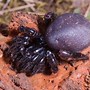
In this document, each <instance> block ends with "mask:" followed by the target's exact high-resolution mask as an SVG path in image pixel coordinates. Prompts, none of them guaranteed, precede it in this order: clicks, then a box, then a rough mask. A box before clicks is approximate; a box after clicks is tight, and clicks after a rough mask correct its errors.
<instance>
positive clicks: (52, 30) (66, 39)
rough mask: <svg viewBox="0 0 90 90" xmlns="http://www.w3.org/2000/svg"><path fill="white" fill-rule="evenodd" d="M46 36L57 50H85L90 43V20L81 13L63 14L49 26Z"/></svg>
mask: <svg viewBox="0 0 90 90" xmlns="http://www.w3.org/2000/svg"><path fill="white" fill-rule="evenodd" d="M45 38H46V41H47V43H48V45H49V46H50V47H51V48H52V49H55V50H67V51H80V50H83V49H84V48H86V47H87V46H89V45H90V22H89V21H88V20H86V19H85V18H84V17H83V16H82V15H79V14H75V13H74V14H72V13H66V14H63V15H61V16H59V17H58V18H57V19H56V20H55V21H54V22H53V23H52V24H51V25H50V26H49V27H48V29H47V31H46V36H45Z"/></svg>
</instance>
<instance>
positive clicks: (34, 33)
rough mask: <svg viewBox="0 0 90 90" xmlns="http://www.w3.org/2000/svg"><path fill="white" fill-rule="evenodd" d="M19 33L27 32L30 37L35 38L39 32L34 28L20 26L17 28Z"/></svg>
mask: <svg viewBox="0 0 90 90" xmlns="http://www.w3.org/2000/svg"><path fill="white" fill-rule="evenodd" d="M18 29H19V33H26V34H28V35H29V36H30V37H31V38H36V37H39V36H40V33H38V32H37V31H36V30H35V29H33V28H29V27H24V26H20V27H19V28H18Z"/></svg>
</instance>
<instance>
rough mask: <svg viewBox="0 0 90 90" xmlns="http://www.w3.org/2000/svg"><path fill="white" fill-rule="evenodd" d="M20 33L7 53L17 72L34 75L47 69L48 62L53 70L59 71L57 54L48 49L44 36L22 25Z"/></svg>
mask: <svg viewBox="0 0 90 90" xmlns="http://www.w3.org/2000/svg"><path fill="white" fill-rule="evenodd" d="M19 32H20V34H19V35H18V36H16V37H15V38H13V40H12V43H11V45H10V46H9V48H8V49H7V51H6V54H5V55H7V56H8V57H9V58H10V59H11V60H10V63H11V65H12V67H13V69H15V70H16V71H17V72H25V73H26V74H28V75H29V74H30V75H33V74H35V73H39V72H44V71H45V63H48V64H49V66H50V68H51V71H52V72H54V73H55V72H57V71H58V67H57V64H58V62H57V59H56V57H55V54H54V53H53V52H51V51H50V50H49V49H47V45H46V43H45V41H44V37H43V36H42V35H41V34H40V33H38V32H36V31H35V30H33V29H30V28H28V27H23V26H21V27H20V28H19Z"/></svg>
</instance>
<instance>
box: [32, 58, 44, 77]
mask: <svg viewBox="0 0 90 90" xmlns="http://www.w3.org/2000/svg"><path fill="white" fill-rule="evenodd" d="M44 68H45V57H43V58H42V59H41V60H40V62H39V63H38V64H36V65H35V66H34V68H33V70H32V75H34V74H35V73H39V72H43V71H44Z"/></svg>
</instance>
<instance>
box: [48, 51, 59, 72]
mask: <svg viewBox="0 0 90 90" xmlns="http://www.w3.org/2000/svg"><path fill="white" fill-rule="evenodd" d="M47 62H48V63H49V65H50V67H51V70H52V72H54V73H56V72H57V71H58V61H57V60H56V57H55V55H54V54H53V53H52V52H51V51H49V50H48V51H47Z"/></svg>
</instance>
